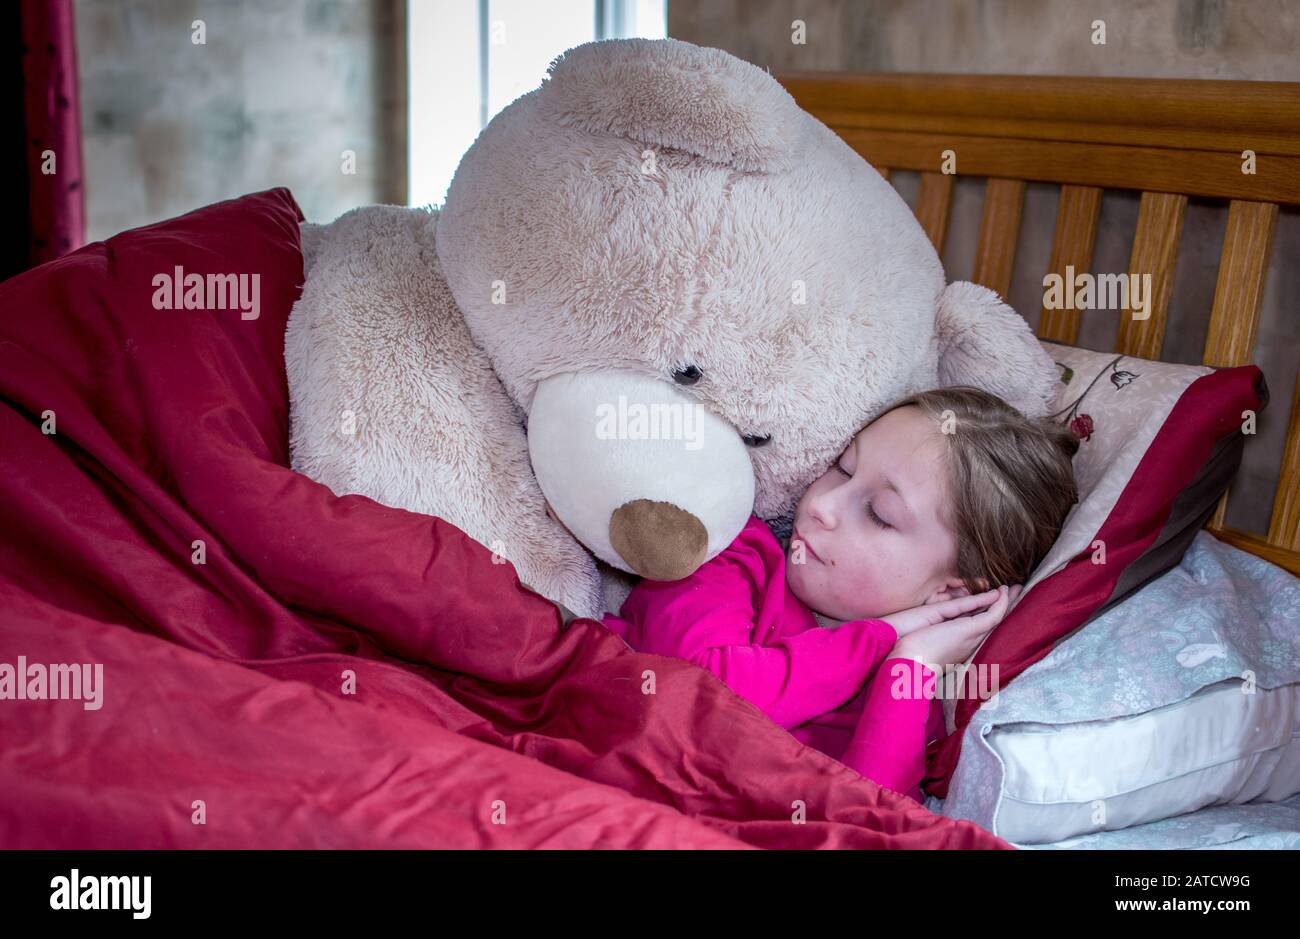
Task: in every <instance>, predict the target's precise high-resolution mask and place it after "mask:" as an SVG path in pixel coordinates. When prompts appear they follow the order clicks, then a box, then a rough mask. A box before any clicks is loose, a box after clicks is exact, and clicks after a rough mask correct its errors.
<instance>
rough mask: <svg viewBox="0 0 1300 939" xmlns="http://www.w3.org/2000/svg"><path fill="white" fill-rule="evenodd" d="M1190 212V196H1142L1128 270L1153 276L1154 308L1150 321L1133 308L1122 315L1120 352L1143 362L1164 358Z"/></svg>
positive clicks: (1162, 194)
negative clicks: (1180, 245) (1176, 271)
mask: <svg viewBox="0 0 1300 939" xmlns="http://www.w3.org/2000/svg"><path fill="white" fill-rule="evenodd" d="M1186 209H1187V197H1186V196H1183V195H1177V194H1174V193H1168V192H1144V193H1142V202H1141V205H1140V206H1139V207H1138V221H1137V231H1136V233H1135V234H1134V236H1133V253H1132V255H1131V256H1130V258H1129V264H1128V269H1129V273H1130V274H1136V275H1138V276H1139V277H1141V276H1143V275H1150V277H1151V292H1150V294H1149V295H1148V296H1147V302H1148V303H1149V304H1150V306H1149V308H1148V310H1147V318H1146V319H1142V320H1138V319H1134V318H1133V310H1132V309H1131V308H1126V309H1124V310H1123V312H1122V313H1121V314H1120V320H1119V341H1118V343H1117V344H1116V348H1115V351H1116V352H1122V353H1124V354H1125V355H1132V356H1136V357H1138V358H1141V359H1159V358H1160V353H1161V352H1162V351H1163V349H1164V344H1165V323H1166V322H1167V318H1168V313H1169V297H1170V295H1171V294H1172V293H1173V286H1174V264H1175V263H1176V262H1177V260H1178V242H1179V240H1180V239H1181V238H1182V235H1183V215H1184V213H1185V212H1186Z"/></svg>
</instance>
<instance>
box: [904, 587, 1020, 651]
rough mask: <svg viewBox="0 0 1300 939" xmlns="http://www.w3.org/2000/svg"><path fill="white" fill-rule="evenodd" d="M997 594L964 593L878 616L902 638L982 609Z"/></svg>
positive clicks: (997, 594)
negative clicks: (949, 598)
mask: <svg viewBox="0 0 1300 939" xmlns="http://www.w3.org/2000/svg"><path fill="white" fill-rule="evenodd" d="M999 596H1000V594H999V593H998V591H996V590H988V591H985V592H984V593H976V594H966V595H965V596H957V597H955V598H954V599H951V600H938V601H936V602H933V603H927V604H925V605H923V606H914V607H912V608H911V609H910V610H899V611H898V612H897V613H890V614H889V615H888V616H881V617H878V618H879V619H882V620H884V621H885V622H886V623H888V624H889V625H890V626H893V627H894V632H896V633H898V638H899V639H902V638H903V637H904V636H906V635H908V634H910V633H914V632H916V631H917V630H918V629H924V628H925V627H927V626H937V625H938V624H939V623H942V622H944V621H945V620H950V619H953V618H955V617H958V616H963V615H965V614H966V613H970V612H973V611H974V610H979V609H982V608H984V607H986V606H988V605H989V604H990V603H992V602H993V601H994V600H996V599H997V598H998V597H999ZM1013 599H1014V598H1013Z"/></svg>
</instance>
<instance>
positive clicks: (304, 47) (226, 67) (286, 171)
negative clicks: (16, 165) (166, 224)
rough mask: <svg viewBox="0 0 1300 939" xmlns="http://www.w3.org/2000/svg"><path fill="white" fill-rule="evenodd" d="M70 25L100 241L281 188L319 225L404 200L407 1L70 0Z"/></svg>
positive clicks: (90, 199) (91, 227)
mask: <svg viewBox="0 0 1300 939" xmlns="http://www.w3.org/2000/svg"><path fill="white" fill-rule="evenodd" d="M76 18H77V55H78V71H79V73H80V79H81V120H82V129H83V134H84V156H85V161H86V167H87V174H86V207H87V216H88V222H87V227H88V232H87V234H88V237H89V238H90V239H91V240H95V239H99V238H104V237H107V236H108V235H111V234H114V233H115V232H118V231H120V230H122V229H125V228H132V227H135V226H138V225H144V224H147V223H150V222H154V221H158V220H159V219H163V218H168V217H170V216H173V215H178V214H180V213H182V212H187V211H189V210H190V209H194V208H197V207H199V206H202V205H207V204H208V203H211V202H215V201H218V200H220V199H226V198H230V197H233V196H238V195H242V194H244V193H247V192H254V191H257V190H260V189H266V188H269V187H272V186H288V187H289V188H290V189H291V190H292V191H293V194H294V196H295V197H296V198H297V200H298V204H299V205H300V206H302V209H303V212H304V213H305V214H306V216H307V218H309V219H311V220H312V221H325V220H329V219H332V218H334V217H336V216H337V215H339V214H340V213H341V212H344V211H346V210H348V209H350V208H353V207H355V206H357V205H362V204H365V203H371V202H404V201H405V195H406V194H405V180H406V136H405V128H406V76H405V71H406V55H405V49H406V45H405V2H404V0H247V2H246V0H220V2H212V0H208V2H201V0H77V3H76ZM197 19H202V20H203V21H204V23H205V24H206V33H207V35H206V40H207V41H206V44H205V45H195V44H194V43H193V42H192V41H191V37H192V34H193V33H192V29H191V23H192V22H193V21H194V20H197ZM345 150H353V151H355V152H356V171H355V173H353V174H345V173H344V172H343V158H342V153H343V151H345Z"/></svg>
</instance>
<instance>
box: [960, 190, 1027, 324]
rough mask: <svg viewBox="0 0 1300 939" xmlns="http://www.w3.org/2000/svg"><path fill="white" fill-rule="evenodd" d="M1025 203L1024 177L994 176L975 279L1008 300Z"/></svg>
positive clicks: (982, 221) (986, 194)
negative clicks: (996, 177)
mask: <svg viewBox="0 0 1300 939" xmlns="http://www.w3.org/2000/svg"><path fill="white" fill-rule="evenodd" d="M1024 204H1025V184H1024V182H1023V181H1022V180H1019V179H994V178H990V179H989V181H988V182H987V183H986V184H985V187H984V213H983V215H982V216H981V217H980V239H979V247H978V248H977V249H976V253H975V274H974V276H973V277H972V278H971V279H972V280H974V281H975V283H977V284H983V285H984V286H985V287H988V288H989V289H990V290H992V291H994V292H996V293H997V294H998V296H1000V297H1002V298H1003V299H1004V300H1005V299H1006V298H1007V295H1008V293H1009V291H1010V290H1011V274H1012V272H1013V270H1014V268H1015V262H1016V242H1017V240H1019V237H1020V214H1021V212H1022V211H1023V209H1024Z"/></svg>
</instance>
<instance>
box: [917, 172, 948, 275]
mask: <svg viewBox="0 0 1300 939" xmlns="http://www.w3.org/2000/svg"><path fill="white" fill-rule="evenodd" d="M952 181H953V177H952V176H951V175H950V174H947V173H922V174H921V188H920V191H919V192H918V193H917V195H916V213H915V214H916V220H917V221H918V222H920V223H921V227H922V228H924V229H925V233H926V234H927V235H929V236H930V244H932V245H934V250H935V251H937V252H938V254H939V257H943V239H944V237H945V236H946V235H947V234H948V209H949V208H950V207H951V205H952Z"/></svg>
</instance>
